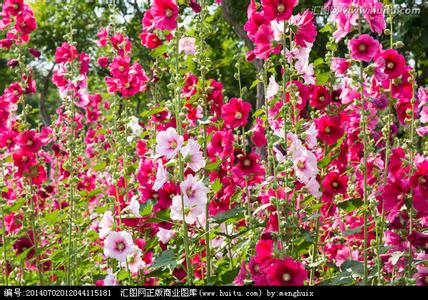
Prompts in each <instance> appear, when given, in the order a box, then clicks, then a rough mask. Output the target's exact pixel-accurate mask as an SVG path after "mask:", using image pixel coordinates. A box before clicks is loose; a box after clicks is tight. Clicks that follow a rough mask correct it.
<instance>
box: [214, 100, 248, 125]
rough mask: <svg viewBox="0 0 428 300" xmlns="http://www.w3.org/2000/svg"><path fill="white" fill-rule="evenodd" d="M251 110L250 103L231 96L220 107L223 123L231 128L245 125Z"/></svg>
mask: <svg viewBox="0 0 428 300" xmlns="http://www.w3.org/2000/svg"><path fill="white" fill-rule="evenodd" d="M250 111H251V104H250V103H248V102H245V101H243V100H242V99H239V98H232V99H230V102H229V103H227V104H225V105H223V107H222V108H221V117H222V119H223V120H224V124H225V125H226V126H228V127H229V128H231V129H234V128H238V127H241V126H245V125H246V124H247V122H248V116H249V114H250Z"/></svg>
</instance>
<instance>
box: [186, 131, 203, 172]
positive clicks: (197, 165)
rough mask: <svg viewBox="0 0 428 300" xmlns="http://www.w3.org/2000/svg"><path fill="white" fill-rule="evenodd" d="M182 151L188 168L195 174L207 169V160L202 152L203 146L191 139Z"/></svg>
mask: <svg viewBox="0 0 428 300" xmlns="http://www.w3.org/2000/svg"><path fill="white" fill-rule="evenodd" d="M180 151H181V154H182V155H183V158H184V161H185V162H186V163H187V166H188V167H189V168H190V169H192V170H193V171H194V172H197V171H199V170H200V169H202V168H203V167H205V159H204V156H203V154H202V151H201V146H200V145H199V144H198V143H197V142H196V141H195V140H194V139H189V140H188V142H187V145H186V146H184V147H183V148H181V150H180Z"/></svg>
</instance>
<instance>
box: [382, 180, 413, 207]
mask: <svg viewBox="0 0 428 300" xmlns="http://www.w3.org/2000/svg"><path fill="white" fill-rule="evenodd" d="M408 192H409V182H408V180H406V179H401V178H400V179H396V180H393V181H389V182H388V183H387V184H386V185H385V186H384V187H383V189H382V195H381V197H382V200H383V201H382V203H383V209H384V210H385V211H386V212H388V213H389V212H396V211H398V210H400V208H401V207H402V206H403V205H404V200H405V199H406V195H407V193H408Z"/></svg>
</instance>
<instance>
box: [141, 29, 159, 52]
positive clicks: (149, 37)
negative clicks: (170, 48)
mask: <svg viewBox="0 0 428 300" xmlns="http://www.w3.org/2000/svg"><path fill="white" fill-rule="evenodd" d="M140 39H141V45H143V46H145V47H147V48H149V49H156V48H157V47H159V46H160V45H162V41H161V40H160V38H159V37H158V35H157V34H156V33H152V32H147V31H143V32H142V33H141V34H140Z"/></svg>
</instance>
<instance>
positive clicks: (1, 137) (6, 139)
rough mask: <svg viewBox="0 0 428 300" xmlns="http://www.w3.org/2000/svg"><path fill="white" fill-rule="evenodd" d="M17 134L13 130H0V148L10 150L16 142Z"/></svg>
mask: <svg viewBox="0 0 428 300" xmlns="http://www.w3.org/2000/svg"><path fill="white" fill-rule="evenodd" d="M17 136H18V133H17V132H16V131H14V130H10V129H8V128H7V129H5V130H4V131H1V130H0V148H4V147H7V148H8V149H9V150H11V149H12V148H13V147H14V146H15V144H16V140H17Z"/></svg>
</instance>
